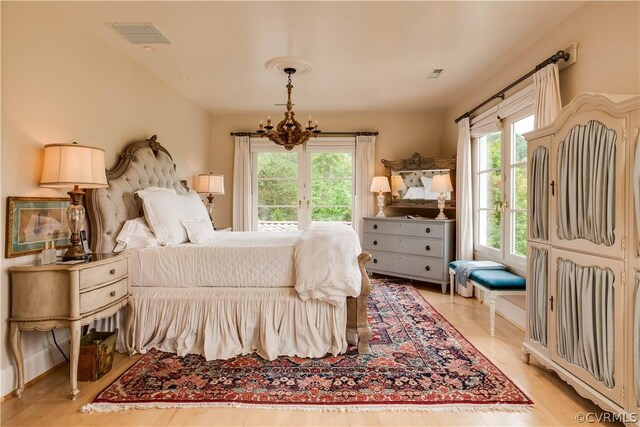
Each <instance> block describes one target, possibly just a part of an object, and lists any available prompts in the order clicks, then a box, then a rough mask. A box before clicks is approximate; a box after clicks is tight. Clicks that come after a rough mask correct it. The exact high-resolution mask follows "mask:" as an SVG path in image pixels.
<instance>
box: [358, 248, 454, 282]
mask: <svg viewBox="0 0 640 427" xmlns="http://www.w3.org/2000/svg"><path fill="white" fill-rule="evenodd" d="M371 255H372V256H373V258H372V259H371V261H369V262H368V263H367V269H369V270H371V271H385V272H388V273H399V274H402V275H410V276H416V277H421V278H423V279H425V280H428V279H435V280H438V281H440V280H442V277H443V263H442V260H441V259H438V258H429V257H420V256H416V255H401V254H395V253H391V252H375V251H374V252H372V253H371Z"/></svg>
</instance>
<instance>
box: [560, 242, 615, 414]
mask: <svg viewBox="0 0 640 427" xmlns="http://www.w3.org/2000/svg"><path fill="white" fill-rule="evenodd" d="M624 274H625V271H624V263H623V262H622V261H619V260H612V259H606V258H602V257H597V256H591V255H585V254H578V253H574V252H569V251H564V250H560V249H555V248H554V249H551V256H550V275H551V276H550V278H551V280H550V284H551V286H550V289H549V293H550V294H551V295H550V298H551V297H553V300H554V307H553V310H552V313H551V315H550V320H551V321H550V325H549V326H550V328H549V332H550V334H549V335H550V343H552V344H551V345H550V346H549V347H550V348H549V349H550V353H551V359H552V360H553V361H554V362H555V363H557V364H558V365H560V366H562V367H563V368H564V369H566V370H567V371H569V372H571V373H572V374H573V375H575V376H576V377H577V378H579V379H580V380H582V381H583V382H585V383H586V384H588V385H589V386H590V387H592V388H593V389H594V390H597V391H598V392H599V393H601V394H602V395H603V396H605V397H607V398H609V399H611V400H612V401H614V402H622V389H623V385H624V383H625V382H626V378H625V374H624V372H625V369H624V363H625V359H624V347H625V346H624V340H625V338H624V330H625V328H624V327H620V325H623V324H624V323H623V322H624V312H625V310H624V295H625V291H626V289H625V288H624V286H623V282H624V280H623V278H624ZM607 383H608V384H607Z"/></svg>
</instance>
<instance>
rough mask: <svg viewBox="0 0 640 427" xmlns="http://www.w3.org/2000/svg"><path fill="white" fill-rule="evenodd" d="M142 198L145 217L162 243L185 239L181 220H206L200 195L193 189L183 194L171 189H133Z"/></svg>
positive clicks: (186, 239)
mask: <svg viewBox="0 0 640 427" xmlns="http://www.w3.org/2000/svg"><path fill="white" fill-rule="evenodd" d="M136 194H137V195H138V196H140V198H141V199H142V206H143V207H144V216H145V218H146V219H147V222H148V223H149V227H150V228H151V230H153V233H154V234H155V236H156V239H158V242H159V243H160V244H161V245H165V246H167V245H179V244H180V243H184V242H187V241H188V239H189V238H188V236H187V232H186V230H185V228H184V226H183V225H182V223H181V222H180V221H181V220H183V219H195V220H199V219H206V220H208V219H209V215H208V214H207V209H206V208H205V206H204V204H203V203H202V200H201V199H200V196H198V194H197V193H196V192H195V191H190V192H189V193H187V194H185V195H181V194H176V192H175V190H174V189H169V188H158V187H149V188H146V189H144V190H139V191H137V192H136Z"/></svg>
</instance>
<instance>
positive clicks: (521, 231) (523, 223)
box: [511, 211, 527, 256]
mask: <svg viewBox="0 0 640 427" xmlns="http://www.w3.org/2000/svg"><path fill="white" fill-rule="evenodd" d="M512 218H513V224H512V230H514V238H513V239H512V242H513V247H512V248H511V251H512V253H514V254H515V255H519V256H527V212H526V211H523V212H520V211H516V212H514V213H513V215H512Z"/></svg>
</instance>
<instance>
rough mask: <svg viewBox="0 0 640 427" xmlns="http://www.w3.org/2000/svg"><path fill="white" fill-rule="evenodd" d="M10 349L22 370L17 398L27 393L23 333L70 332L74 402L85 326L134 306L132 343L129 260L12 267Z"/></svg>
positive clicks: (99, 258)
mask: <svg viewBox="0 0 640 427" xmlns="http://www.w3.org/2000/svg"><path fill="white" fill-rule="evenodd" d="M9 273H10V275H11V318H10V319H9V320H10V321H11V347H12V349H13V355H14V357H15V359H16V369H17V371H18V389H17V390H16V396H18V397H21V396H22V392H23V391H24V360H23V356H22V344H21V340H20V336H21V332H22V331H34V330H35V331H50V330H52V329H53V328H69V329H70V330H71V341H70V347H71V350H70V363H71V367H70V375H69V376H70V382H71V399H75V398H76V396H77V395H78V393H79V391H80V390H79V389H78V375H77V373H78V356H79V354H80V334H81V333H80V328H81V327H82V326H84V325H88V324H89V323H91V322H92V321H93V320H96V319H100V318H104V317H109V316H112V315H114V314H115V313H116V312H117V311H118V310H119V309H121V308H122V307H124V306H126V305H129V314H128V316H127V320H126V325H125V330H124V334H125V340H124V341H125V343H126V347H127V351H128V352H129V354H131V348H130V343H129V338H130V332H131V319H132V318H133V305H132V304H131V301H130V300H129V296H130V284H129V257H128V256H127V255H119V254H94V255H92V256H91V259H90V260H89V261H86V262H81V263H79V264H49V265H34V266H28V267H11V268H9Z"/></svg>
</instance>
